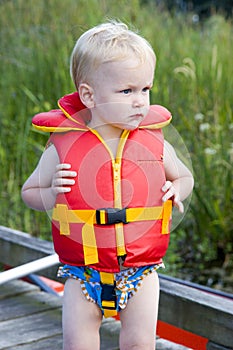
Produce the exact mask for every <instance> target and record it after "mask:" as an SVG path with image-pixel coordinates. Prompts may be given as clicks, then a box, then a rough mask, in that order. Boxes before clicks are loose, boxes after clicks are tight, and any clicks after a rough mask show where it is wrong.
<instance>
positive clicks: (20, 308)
mask: <svg viewBox="0 0 233 350" xmlns="http://www.w3.org/2000/svg"><path fill="white" fill-rule="evenodd" d="M61 307H62V298H61V297H59V296H55V295H52V294H49V293H46V292H42V291H41V290H40V289H39V288H38V287H37V286H35V285H33V284H29V283H27V282H24V281H19V280H17V281H11V282H9V283H6V284H4V285H2V286H1V288H0V349H1V350H45V349H46V350H47V349H49V350H61V349H62V327H61ZM119 332H120V321H116V320H114V319H111V318H110V319H106V320H104V321H103V322H102V326H101V329H100V336H101V350H118V349H119V347H118V337H119ZM156 349H157V350H185V349H187V348H185V347H183V346H180V345H177V344H174V343H172V342H168V341H166V340H164V339H158V340H157V348H156Z"/></svg>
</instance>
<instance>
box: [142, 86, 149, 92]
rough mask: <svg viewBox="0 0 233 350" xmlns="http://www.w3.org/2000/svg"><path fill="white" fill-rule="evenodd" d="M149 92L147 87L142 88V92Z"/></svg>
mask: <svg viewBox="0 0 233 350" xmlns="http://www.w3.org/2000/svg"><path fill="white" fill-rule="evenodd" d="M149 90H150V88H149V87H148V86H146V87H144V88H143V89H142V91H143V92H147V91H149Z"/></svg>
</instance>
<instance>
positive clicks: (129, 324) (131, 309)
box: [120, 272, 159, 350]
mask: <svg viewBox="0 0 233 350" xmlns="http://www.w3.org/2000/svg"><path fill="white" fill-rule="evenodd" d="M158 302H159V280H158V275H157V273H156V272H153V273H152V274H150V275H148V276H147V277H145V278H144V280H143V283H142V286H141V288H140V289H139V290H138V292H137V293H136V294H135V295H134V296H133V297H132V298H131V299H130V300H129V301H128V304H127V306H126V308H125V309H124V310H122V311H121V312H120V316H121V323H122V329H121V333H120V349H121V350H130V349H134V350H155V336H156V335H155V332H156V324H157V314H158Z"/></svg>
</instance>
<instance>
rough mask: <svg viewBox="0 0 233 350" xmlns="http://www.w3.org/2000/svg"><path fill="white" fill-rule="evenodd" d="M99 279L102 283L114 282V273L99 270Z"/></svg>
mask: <svg viewBox="0 0 233 350" xmlns="http://www.w3.org/2000/svg"><path fill="white" fill-rule="evenodd" d="M100 281H101V282H102V283H104V284H114V281H115V279H114V274H113V273H109V272H102V271H100Z"/></svg>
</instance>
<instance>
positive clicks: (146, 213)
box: [126, 206, 163, 222]
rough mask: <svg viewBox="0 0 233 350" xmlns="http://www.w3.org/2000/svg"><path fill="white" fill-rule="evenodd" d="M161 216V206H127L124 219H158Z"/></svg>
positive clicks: (131, 220)
mask: <svg viewBox="0 0 233 350" xmlns="http://www.w3.org/2000/svg"><path fill="white" fill-rule="evenodd" d="M162 217H163V207H162V206H160V207H147V208H128V209H126V221H128V222H134V221H145V220H146V221H147V220H160V219H162Z"/></svg>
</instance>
